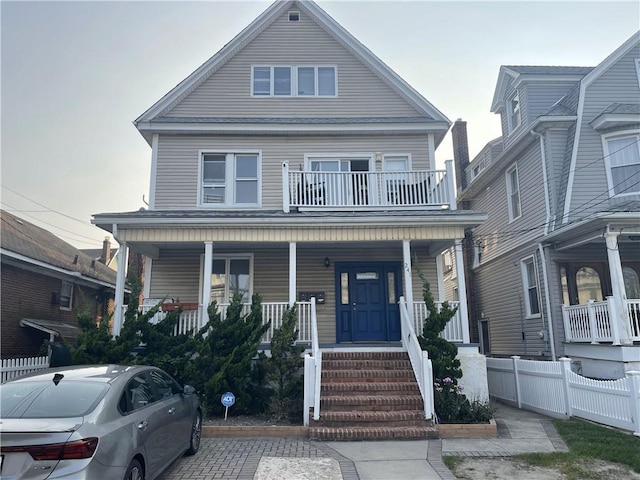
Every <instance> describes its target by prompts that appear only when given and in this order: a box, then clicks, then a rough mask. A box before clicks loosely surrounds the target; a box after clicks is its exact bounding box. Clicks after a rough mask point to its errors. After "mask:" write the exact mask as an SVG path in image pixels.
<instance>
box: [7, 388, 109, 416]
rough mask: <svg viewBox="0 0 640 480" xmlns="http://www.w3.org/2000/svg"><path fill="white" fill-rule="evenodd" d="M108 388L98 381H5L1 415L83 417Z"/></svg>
mask: <svg viewBox="0 0 640 480" xmlns="http://www.w3.org/2000/svg"><path fill="white" fill-rule="evenodd" d="M108 389H109V386H108V385H105V384H104V383H97V382H71V381H67V382H64V381H62V382H60V383H59V384H58V385H55V384H54V383H53V382H52V381H48V382H46V383H45V382H18V383H6V384H4V385H2V387H0V418H55V417H81V416H83V415H86V414H87V413H89V412H90V411H91V410H93V409H94V408H95V406H96V405H97V404H98V402H99V401H100V400H101V399H102V397H104V395H105V393H106V392H107V390H108Z"/></svg>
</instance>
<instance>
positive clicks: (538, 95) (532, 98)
mask: <svg viewBox="0 0 640 480" xmlns="http://www.w3.org/2000/svg"><path fill="white" fill-rule="evenodd" d="M573 86H574V84H573V83H555V84H554V83H542V84H526V85H525V87H524V91H525V92H526V100H527V102H526V103H527V107H526V112H527V116H526V121H527V122H528V123H529V124H531V122H533V121H534V120H535V119H536V118H538V117H539V116H541V115H544V114H545V113H547V112H548V111H549V109H550V108H551V107H552V106H553V105H554V104H555V103H556V102H557V101H558V100H560V99H561V98H562V97H564V96H565V95H566V94H567V93H568V92H569V91H570V90H571V88H573Z"/></svg>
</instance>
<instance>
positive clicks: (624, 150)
mask: <svg viewBox="0 0 640 480" xmlns="http://www.w3.org/2000/svg"><path fill="white" fill-rule="evenodd" d="M603 143H604V154H605V162H606V165H607V181H608V183H609V196H614V195H628V194H634V193H635V194H637V193H639V192H640V134H637V133H636V134H635V135H628V136H624V137H621V136H615V137H611V136H610V137H604V139H603Z"/></svg>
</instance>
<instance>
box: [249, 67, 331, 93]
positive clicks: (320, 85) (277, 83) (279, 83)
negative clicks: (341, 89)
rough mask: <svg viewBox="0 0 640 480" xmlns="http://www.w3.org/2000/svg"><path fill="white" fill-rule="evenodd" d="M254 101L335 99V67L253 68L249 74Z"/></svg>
mask: <svg viewBox="0 0 640 480" xmlns="http://www.w3.org/2000/svg"><path fill="white" fill-rule="evenodd" d="M251 73H252V81H251V85H252V87H251V95H252V96H254V97H335V96H337V87H338V84H337V75H336V67H334V66H329V65H309V66H307V65H304V66H294V65H278V66H270V65H264V66H263V65H259V66H258V65H254V66H253V67H252V70H251Z"/></svg>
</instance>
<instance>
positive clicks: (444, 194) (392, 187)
mask: <svg viewBox="0 0 640 480" xmlns="http://www.w3.org/2000/svg"><path fill="white" fill-rule="evenodd" d="M446 167H447V169H446V170H416V171H407V172H371V171H368V172H314V171H290V170H289V166H288V164H287V163H286V162H285V163H283V183H284V185H283V194H284V197H283V209H284V211H285V212H288V211H289V209H290V208H291V207H295V208H307V207H309V208H314V209H334V210H336V209H337V210H339V209H349V210H354V209H356V210H376V209H388V208H393V207H399V208H407V207H416V208H418V207H419V208H437V209H441V208H450V209H452V210H453V209H455V208H456V207H455V193H454V190H453V188H454V184H453V164H452V163H450V162H447V164H446Z"/></svg>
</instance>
